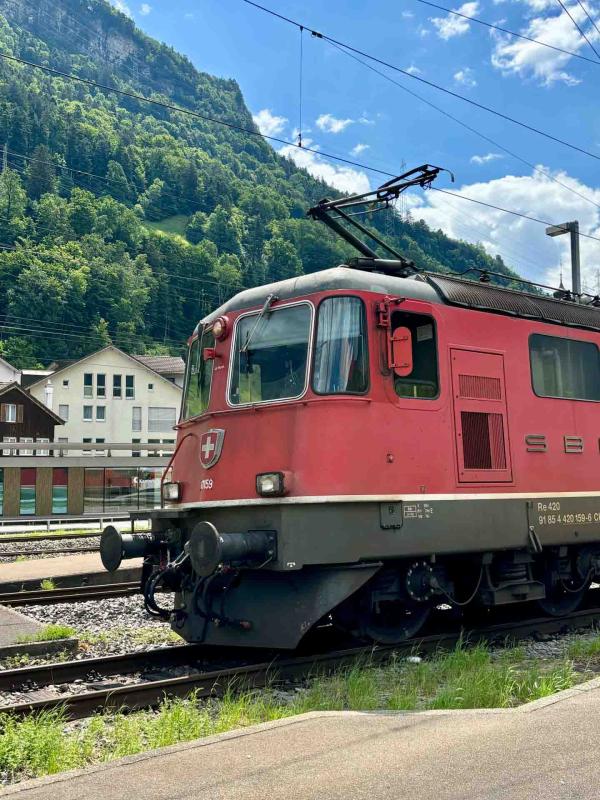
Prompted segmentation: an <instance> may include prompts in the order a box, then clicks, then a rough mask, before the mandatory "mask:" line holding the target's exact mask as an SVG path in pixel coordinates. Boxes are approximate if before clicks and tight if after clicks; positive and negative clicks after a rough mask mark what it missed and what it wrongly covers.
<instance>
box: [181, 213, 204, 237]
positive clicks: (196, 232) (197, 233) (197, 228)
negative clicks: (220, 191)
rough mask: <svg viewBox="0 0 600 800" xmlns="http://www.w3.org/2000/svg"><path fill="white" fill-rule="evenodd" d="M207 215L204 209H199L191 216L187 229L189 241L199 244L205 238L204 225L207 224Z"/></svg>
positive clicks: (186, 233)
mask: <svg viewBox="0 0 600 800" xmlns="http://www.w3.org/2000/svg"><path fill="white" fill-rule="evenodd" d="M206 220H207V216H206V214H205V213H204V212H203V211H197V212H196V213H195V214H192V216H191V217H190V219H189V221H188V224H187V228H186V229H185V237H186V239H187V240H188V242H191V243H192V244H198V242H200V241H201V240H202V239H203V238H204V226H205V225H206Z"/></svg>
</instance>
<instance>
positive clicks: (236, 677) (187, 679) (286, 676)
mask: <svg viewBox="0 0 600 800" xmlns="http://www.w3.org/2000/svg"><path fill="white" fill-rule="evenodd" d="M598 620H600V608H589V609H585V610H582V611H577V612H575V613H573V614H570V615H568V616H565V617H561V618H548V617H543V618H533V619H532V618H529V619H523V620H519V621H516V622H514V621H512V622H504V623H500V624H497V625H491V626H489V627H481V628H473V629H472V630H460V631H455V632H452V633H441V634H434V635H431V636H425V637H422V638H420V639H418V640H417V639H415V640H410V641H407V642H406V643H403V644H400V645H386V646H378V647H371V646H368V647H363V646H361V647H351V648H345V649H341V650H335V651H332V652H325V653H323V652H317V653H309V654H307V655H302V656H294V657H291V658H285V657H282V656H280V655H279V656H273V657H270V658H269V660H267V661H264V660H263V661H260V662H259V663H250V664H244V665H243V666H239V665H238V666H233V667H228V668H226V669H216V670H209V671H197V670H196V671H192V672H190V674H187V675H184V676H180V677H176V678H168V679H162V680H149V681H145V682H137V683H130V684H124V685H118V686H114V685H113V686H111V687H110V688H105V689H99V690H97V691H92V692H83V693H80V694H73V695H68V696H64V695H61V696H58V697H56V698H52V699H48V700H34V701H31V702H22V703H18V704H15V705H11V706H4V707H1V708H0V712H2V713H8V714H11V715H14V716H16V717H26V716H28V715H29V714H31V713H33V712H48V711H53V710H59V709H60V710H61V713H63V714H64V715H65V717H66V718H70V719H81V718H84V717H87V716H91V715H93V714H94V713H95V712H98V711H118V710H123V709H126V710H127V711H132V710H135V709H142V708H153V707H156V706H158V705H159V704H160V703H161V702H162V701H164V700H165V698H185V697H187V696H189V695H190V694H194V696H195V697H196V698H208V697H214V696H220V695H223V694H225V693H227V692H229V691H231V689H232V687H234V688H235V689H236V690H241V689H252V688H253V689H256V688H263V687H265V686H269V685H271V684H272V683H273V681H299V680H303V679H306V678H309V677H311V676H315V675H320V674H321V675H322V674H327V673H331V672H334V671H336V670H339V669H340V668H346V667H352V665H354V664H356V663H357V662H358V661H360V660H361V659H362V660H363V661H368V663H369V665H377V664H382V663H384V662H386V661H388V660H390V659H391V658H393V657H394V655H397V654H400V655H401V654H405V655H407V654H411V653H415V652H418V653H435V652H437V651H438V650H442V649H448V648H452V647H456V645H457V644H459V643H460V642H461V641H469V642H489V643H493V642H498V641H507V640H508V641H515V640H517V639H519V638H523V637H526V636H527V635H530V634H533V633H537V634H550V633H557V632H561V631H564V630H566V629H569V628H584V627H588V626H593V625H594V624H595V623H597V622H598ZM225 650H227V653H228V654H229V656H230V657H231V654H232V649H229V648H227V649H225V648H218V649H217V648H207V647H202V646H201V645H187V646H181V647H172V648H163V649H162V650H161V651H149V652H145V653H141V654H129V655H126V656H111V657H108V658H106V659H102V658H100V659H88V660H84V661H77V662H66V663H65V662H63V663H60V664H55V665H45V666H39V667H33V668H20V669H17V670H6V671H4V672H3V673H0V688H9V687H10V689H11V690H12V691H15V689H16V687H18V686H20V685H21V686H22V685H23V681H25V682H26V681H28V680H29V681H35V682H36V684H39V683H43V682H44V681H47V680H48V678H50V679H51V682H52V683H60V682H64V681H65V680H75V679H76V678H74V677H73V676H78V677H79V678H80V677H81V676H82V675H87V674H89V673H90V672H92V673H94V674H104V675H110V674H112V675H114V674H115V673H117V672H119V671H120V670H123V671H129V672H132V671H133V672H135V671H136V666H137V668H138V669H139V667H140V664H141V663H142V662H146V665H147V664H148V663H150V662H151V660H153V659H156V661H155V662H154V663H155V664H156V665H158V664H159V663H162V664H165V663H166V664H170V665H172V664H173V663H176V664H182V663H184V664H185V663H190V662H193V661H194V658H195V657H196V658H197V657H198V656H199V655H200V654H202V655H203V657H204V658H206V657H207V656H208V655H209V654H212V655H214V656H217V657H218V658H220V660H221V661H222V660H223V657H224V655H225V652H224V651H225ZM246 652H248V651H246ZM240 655H241V654H240ZM255 657H256V658H258V657H260V653H256V654H255ZM161 659H162V662H161ZM171 659H172V660H171ZM246 660H248V659H246ZM20 681H21V683H19V682H20Z"/></svg>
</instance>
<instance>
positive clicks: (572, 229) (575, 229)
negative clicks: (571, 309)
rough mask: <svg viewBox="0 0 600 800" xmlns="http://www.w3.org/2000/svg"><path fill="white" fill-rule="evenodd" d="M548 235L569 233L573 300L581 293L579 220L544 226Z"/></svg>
mask: <svg viewBox="0 0 600 800" xmlns="http://www.w3.org/2000/svg"><path fill="white" fill-rule="evenodd" d="M546 233H547V235H548V236H561V235H562V234H563V233H568V234H570V235H571V276H572V277H571V291H572V292H573V294H574V295H575V300H578V299H579V296H580V295H581V263H580V259H579V222H578V221H577V220H574V221H573V222H565V223H564V224H563V225H550V227H549V228H546Z"/></svg>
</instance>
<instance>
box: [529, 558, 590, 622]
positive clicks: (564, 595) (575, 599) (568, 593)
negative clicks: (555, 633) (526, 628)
mask: <svg viewBox="0 0 600 800" xmlns="http://www.w3.org/2000/svg"><path fill="white" fill-rule="evenodd" d="M551 576H552V573H551V571H550V569H548V568H547V569H546V571H545V574H544V583H545V585H546V597H545V598H544V599H543V600H537V601H536V602H537V604H538V606H539V607H540V608H541V609H542V611H543V612H544V614H549V615H550V616H551V617H562V616H564V615H565V614H572V613H573V612H574V611H577V609H578V608H579V606H580V605H581V603H582V602H583V598H584V597H585V594H586V592H587V590H588V589H589V588H590V583H591V580H589V579H587V580H586V579H584V580H583V582H582V579H581V578H580V577H579V576H577V577H575V578H571V579H570V580H568V581H562V580H559V581H556V580H554V581H553V580H552V577H551Z"/></svg>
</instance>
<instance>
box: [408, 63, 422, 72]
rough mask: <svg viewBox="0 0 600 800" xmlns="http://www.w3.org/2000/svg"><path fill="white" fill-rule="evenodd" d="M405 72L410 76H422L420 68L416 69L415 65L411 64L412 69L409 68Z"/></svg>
mask: <svg viewBox="0 0 600 800" xmlns="http://www.w3.org/2000/svg"><path fill="white" fill-rule="evenodd" d="M405 71H406V72H408V74H409V75H420V74H421V70H420V69H419V68H418V67H415V65H414V64H411V65H410V67H407V68H406V70H405Z"/></svg>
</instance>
